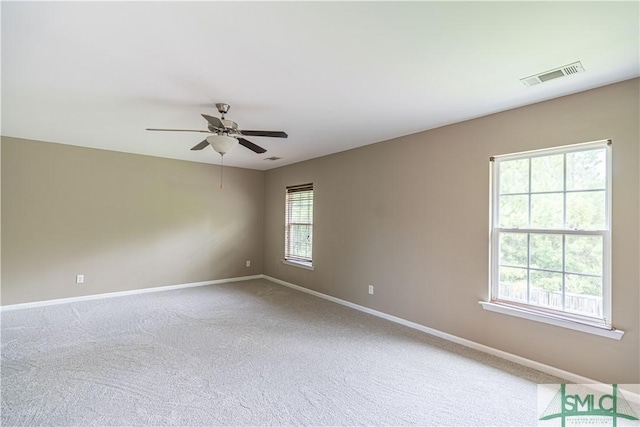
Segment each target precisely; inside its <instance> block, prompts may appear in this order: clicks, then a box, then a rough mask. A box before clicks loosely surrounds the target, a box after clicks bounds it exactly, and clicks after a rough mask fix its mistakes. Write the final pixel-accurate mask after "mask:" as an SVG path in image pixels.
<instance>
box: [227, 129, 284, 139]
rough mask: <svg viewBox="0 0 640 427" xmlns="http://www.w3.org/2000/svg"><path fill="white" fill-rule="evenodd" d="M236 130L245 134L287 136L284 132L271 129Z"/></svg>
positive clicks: (272, 136) (274, 136) (273, 136)
mask: <svg viewBox="0 0 640 427" xmlns="http://www.w3.org/2000/svg"><path fill="white" fill-rule="evenodd" d="M238 132H240V133H241V134H242V135H247V136H269V137H271V138H287V137H288V136H289V135H287V134H286V132H280V131H273V130H240V131H238Z"/></svg>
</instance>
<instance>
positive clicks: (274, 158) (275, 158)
mask: <svg viewBox="0 0 640 427" xmlns="http://www.w3.org/2000/svg"><path fill="white" fill-rule="evenodd" d="M280 159H282V157H276V156H271V157H267V158H266V159H265V160H271V161H272V162H275V161H276V160H280Z"/></svg>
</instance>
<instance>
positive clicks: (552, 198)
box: [531, 193, 564, 228]
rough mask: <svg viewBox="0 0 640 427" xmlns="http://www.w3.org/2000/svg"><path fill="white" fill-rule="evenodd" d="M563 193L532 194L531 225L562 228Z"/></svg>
mask: <svg viewBox="0 0 640 427" xmlns="http://www.w3.org/2000/svg"><path fill="white" fill-rule="evenodd" d="M563 205H564V202H563V200H562V193H559V194H532V195H531V227H532V228H562V222H563V209H564V208H563Z"/></svg>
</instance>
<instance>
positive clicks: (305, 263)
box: [280, 259, 314, 271]
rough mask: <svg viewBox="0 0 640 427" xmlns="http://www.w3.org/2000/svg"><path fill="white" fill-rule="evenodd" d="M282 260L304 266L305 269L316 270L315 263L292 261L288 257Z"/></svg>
mask: <svg viewBox="0 0 640 427" xmlns="http://www.w3.org/2000/svg"><path fill="white" fill-rule="evenodd" d="M280 261H282V263H283V264H286V265H291V266H293V267H298V268H304V269H305V270H311V271H313V270H314V268H313V264H311V263H310V262H302V261H290V260H288V259H282V260H280Z"/></svg>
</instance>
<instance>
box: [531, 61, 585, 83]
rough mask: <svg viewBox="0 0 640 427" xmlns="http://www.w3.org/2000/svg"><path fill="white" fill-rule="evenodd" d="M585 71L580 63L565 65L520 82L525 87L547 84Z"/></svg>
mask: <svg viewBox="0 0 640 427" xmlns="http://www.w3.org/2000/svg"><path fill="white" fill-rule="evenodd" d="M583 71H584V67H583V66H582V63H581V62H580V61H578V62H574V63H573V64H569V65H565V66H563V67H559V68H555V69H553V70H549V71H545V72H543V73H539V74H535V75H533V76H529V77H525V78H523V79H520V81H521V82H522V83H523V84H524V85H525V86H529V87H531V86H533V85H537V84H540V83H544V82H547V81H549V80H553V79H557V78H559V77H564V76H568V75H571V74H577V73H581V72H583Z"/></svg>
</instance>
